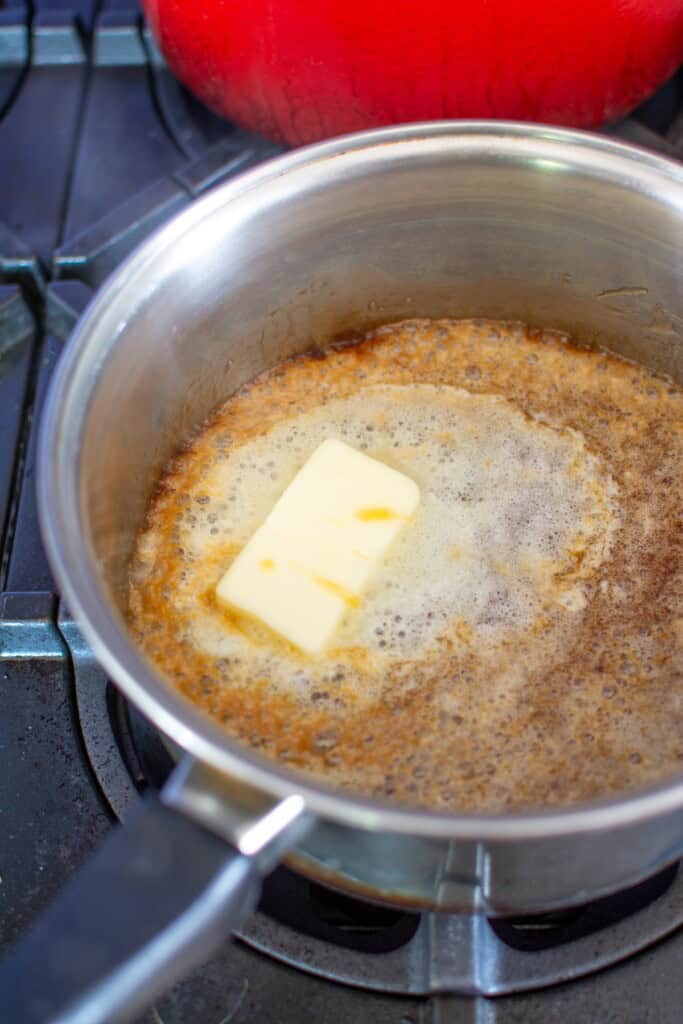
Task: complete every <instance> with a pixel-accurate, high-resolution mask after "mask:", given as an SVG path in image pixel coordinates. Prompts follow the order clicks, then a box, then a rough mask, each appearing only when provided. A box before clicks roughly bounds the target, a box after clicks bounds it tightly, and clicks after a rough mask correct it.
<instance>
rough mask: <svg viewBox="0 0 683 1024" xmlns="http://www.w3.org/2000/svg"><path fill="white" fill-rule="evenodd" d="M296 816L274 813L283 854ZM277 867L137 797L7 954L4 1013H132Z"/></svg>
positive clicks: (21, 1016)
mask: <svg viewBox="0 0 683 1024" xmlns="http://www.w3.org/2000/svg"><path fill="white" fill-rule="evenodd" d="M282 806H283V805H279V807H282ZM297 817H300V815H298V813H297V810H296V808H294V811H293V812H291V811H290V812H289V813H287V812H286V813H285V814H284V815H283V814H280V815H279V818H280V823H281V824H282V828H281V829H280V833H279V846H278V850H277V852H278V854H279V852H280V851H281V849H282V846H283V845H284V844H283V841H282V840H283V838H284V836H285V834H286V832H287V831H288V830H290V831H291V834H292V836H293V838H292V839H291V842H294V841H295V828H294V826H295V825H296V821H295V819H296V818H297ZM266 831H269V832H270V833H271V834H273V835H274V832H273V829H267V830H266ZM260 853H261V854H262V853H263V851H262V850H261V851H260ZM272 866H273V864H272V863H271V864H268V863H267V858H265V859H264V857H263V856H258V857H257V856H245V855H244V854H243V853H240V852H239V851H238V850H236V849H234V848H233V847H231V846H229V845H228V844H227V843H226V842H225V841H224V840H223V839H221V838H219V836H218V835H216V834H214V833H213V832H211V831H209V830H208V829H206V828H205V827H204V826H203V825H200V824H198V823H197V822H195V821H193V820H191V819H190V818H189V817H187V816H186V815H185V814H183V813H180V812H179V811H177V810H174V809H173V808H172V807H169V806H167V805H166V804H164V803H162V802H161V800H160V799H159V798H158V797H154V798H150V799H145V800H141V802H140V805H139V806H138V807H137V808H136V809H135V810H134V811H133V812H132V814H131V815H130V817H129V818H128V820H127V822H126V824H125V826H115V827H114V828H113V829H112V832H111V833H110V835H109V836H108V837H107V839H106V840H105V842H104V843H103V844H102V845H101V846H100V848H99V849H98V851H97V852H96V853H95V855H94V856H93V857H92V858H91V859H90V860H88V861H87V862H86V864H85V865H84V867H83V868H81V869H80V870H79V871H78V872H77V873H76V875H75V876H74V877H73V878H72V879H70V880H69V882H68V883H67V885H66V886H65V888H64V889H63V890H62V892H61V893H60V894H59V895H58V897H57V899H56V901H55V902H54V904H53V905H52V906H51V907H49V908H48V910H47V912H46V913H45V914H44V915H43V916H42V917H41V918H39V920H38V921H37V923H36V924H35V925H34V926H33V928H32V929H31V930H30V931H29V932H28V933H27V934H26V936H25V937H24V938H23V939H22V940H20V942H19V943H18V945H17V946H15V947H14V949H13V950H12V951H10V954H9V956H8V957H7V958H6V959H5V960H4V961H3V962H2V963H0V1019H2V1021H7V1024H10V1022H11V1024H48V1022H49V1024H113V1022H122V1021H127V1020H130V1019H131V1017H132V1016H133V1015H135V1014H136V1013H139V1012H140V1010H142V1009H144V1008H145V1007H146V1006H148V1005H149V1004H150V1002H151V1001H152V1000H153V999H154V998H155V997H156V996H157V995H159V993H160V992H162V991H163V990H164V989H166V988H168V987H169V986H170V985H171V984H173V982H175V981H177V980H179V979H180V978H181V977H183V976H184V975H185V974H187V973H188V972H189V971H190V970H191V969H192V968H193V967H196V966H197V965H199V964H200V963H202V962H203V961H204V960H206V959H207V958H208V957H209V955H210V954H211V953H212V952H213V950H214V949H216V948H217V947H218V946H219V945H220V943H221V942H222V941H224V940H225V939H226V938H227V936H228V935H229V933H230V931H231V930H232V929H233V928H236V927H237V926H238V925H239V924H240V923H242V922H243V921H244V919H245V918H246V917H247V916H248V915H249V913H250V912H251V911H252V910H253V908H254V906H255V904H256V901H257V899H258V895H259V892H260V887H261V879H262V877H263V874H264V871H267V870H268V868H269V867H272Z"/></svg>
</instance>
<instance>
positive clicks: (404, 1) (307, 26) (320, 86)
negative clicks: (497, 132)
mask: <svg viewBox="0 0 683 1024" xmlns="http://www.w3.org/2000/svg"><path fill="white" fill-rule="evenodd" d="M143 5H144V7H145V9H146V12H147V16H148V18H149V21H150V23H151V25H152V27H153V30H154V32H155V34H156V37H157V39H158V41H159V43H160V46H161V49H162V50H163V52H164V54H165V56H166V58H167V60H168V63H169V64H170V66H171V68H172V69H173V70H174V72H175V73H176V74H177V75H178V77H179V78H181V79H182V81H183V82H185V83H186V84H187V85H188V86H189V88H190V89H191V90H192V91H193V92H195V93H196V94H197V95H198V96H199V97H201V99H203V100H204V101H205V102H206V103H208V105H209V106H210V107H212V108H213V109H214V110H216V111H218V112H219V113H221V114H224V115H225V116H226V117H228V118H230V119H231V120H234V121H236V122H237V123H238V124H241V125H243V126H245V127H248V128H252V129H254V130H255V131H257V132H260V133H262V134H264V135H267V136H270V137H271V138H274V139H277V140H283V141H286V142H289V143H292V144H299V143H303V142H312V141H314V140H316V139H321V138H325V137H327V136H330V135H336V134H339V133H341V132H348V131H354V130H357V129H361V128H369V127H373V126H377V125H385V124H391V123H394V122H398V121H417V120H423V119H426V118H453V117H456V118H462V117H468V118H472V117H473V118H513V119H517V120H532V121H547V122H551V123H554V124H565V125H573V126H580V127H581V126H583V127H593V126H597V125H600V124H602V123H604V122H606V121H610V120H612V119H614V118H617V117H619V116H620V115H621V114H624V113H625V112H626V111H628V110H630V109H632V108H633V107H635V106H636V105H637V104H638V103H639V102H640V101H641V100H643V99H645V97H646V96H648V95H649V94H650V93H651V92H653V91H654V90H655V89H656V88H657V86H658V85H659V84H660V83H661V82H663V81H664V80H665V79H666V78H667V77H668V76H669V75H671V74H672V73H673V72H674V71H675V70H676V68H677V66H678V65H679V64H680V62H681V60H682V59H683V0H463V2H460V3H459V2H458V0H391V2H389V0H241V2H237V0H143Z"/></svg>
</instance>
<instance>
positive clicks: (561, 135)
mask: <svg viewBox="0 0 683 1024" xmlns="http://www.w3.org/2000/svg"><path fill="white" fill-rule="evenodd" d="M437 151H438V152H439V153H441V154H442V155H443V157H444V158H447V157H448V156H449V155H452V157H453V159H457V158H459V157H464V156H466V155H472V153H480V154H481V155H482V156H487V157H496V158H497V159H499V160H500V162H501V169H502V170H503V171H504V167H505V165H506V163H509V162H510V161H512V162H520V161H522V162H525V163H530V164H533V163H534V162H537V161H545V162H546V163H548V162H555V164H557V163H558V162H559V163H560V164H563V165H564V164H567V165H569V166H570V167H572V168H573V167H576V169H577V171H580V172H581V171H583V172H586V173H591V174H594V175H596V177H605V178H607V179H611V180H617V181H619V182H620V183H621V184H623V186H624V187H626V188H629V189H631V190H635V191H638V192H641V193H644V194H647V195H650V196H654V197H656V198H657V199H659V200H661V201H662V202H664V203H668V204H670V205H671V206H672V208H674V210H675V211H676V212H677V213H678V215H679V216H680V217H681V223H682V228H683V167H681V166H680V165H678V164H676V163H674V162H673V161H671V160H667V159H666V158H664V157H660V156H657V155H653V154H652V153H650V152H648V151H646V150H642V149H639V148H638V147H636V146H631V145H628V144H624V143H621V142H617V141H614V140H613V139H611V138H606V137H604V136H599V135H594V134H591V133H588V132H582V131H572V130H566V129H559V128H554V127H550V126H546V125H538V124H525V123H518V122H500V121H465V122H449V121H444V122H425V123H417V124H412V125H402V126H400V127H396V128H389V129H380V130H374V131H367V132H360V133H357V134H354V135H349V136H344V137H341V138H338V139H334V140H332V141H330V142H325V143H320V144H317V145H313V146H307V147H305V148H302V149H299V150H296V151H295V152H293V153H289V154H286V155H284V156H280V157H277V158H275V159H273V160H270V161H268V162H267V163H265V164H262V165H260V166H259V167H257V168H256V169H255V170H252V171H250V172H248V173H246V174H244V175H242V176H240V177H238V178H236V179H234V180H232V181H230V182H228V183H226V184H224V185H222V186H219V187H217V188H216V189H215V190H213V191H212V192H210V193H209V194H208V195H206V196H205V197H203V198H200V199H198V200H197V201H196V202H194V203H193V204H192V205H191V206H190V207H189V208H188V209H187V210H185V211H183V212H181V213H180V214H178V215H177V216H176V217H174V218H173V219H172V220H171V221H170V222H169V223H168V224H166V225H165V226H164V227H162V228H161V229H160V230H159V231H157V232H156V233H155V234H154V235H153V236H152V237H151V238H150V239H148V240H147V241H145V242H144V243H143V244H142V245H141V246H140V247H139V248H138V249H136V250H135V251H134V252H133V253H132V254H131V255H130V256H129V257H128V258H127V259H126V260H125V261H124V262H123V263H122V264H121V265H120V266H119V267H118V268H117V269H116V270H115V271H114V273H113V274H112V275H111V277H110V278H109V279H108V280H107V281H106V282H105V284H104V285H103V286H102V287H101V288H100V289H99V291H98V292H97V294H96V295H95V297H94V298H93V300H92V301H91V302H90V304H89V305H88V307H87V309H86V310H85V312H84V313H83V315H82V317H81V318H80V320H79V322H78V324H77V326H76V328H75V330H74V332H73V334H72V336H71V339H70V340H69V342H68V344H67V346H66V348H65V351H64V353H63V356H62V358H61V361H60V364H59V366H58V369H57V371H56V374H55V377H54V379H53V382H52V385H51V388H50V391H49V395H48V398H47V402H46V408H45V412H44V415H43V419H42V424H41V431H40V441H39V454H38V497H39V512H40V522H41V528H42V535H43V539H44V542H45V546H46V549H47V554H48V558H49V560H50V564H51V566H52V569H53V571H54V574H55V578H56V580H57V583H58V585H59V587H60V588H61V592H62V594H63V597H64V599H65V601H66V603H67V605H68V607H69V609H70V610H71V612H72V613H73V615H74V616H75V618H76V620H77V622H78V623H79V625H80V627H81V629H82V631H83V634H84V637H85V639H86V640H87V642H88V643H89V644H90V646H91V648H92V650H93V652H94V654H95V656H96V657H97V659H98V660H99V662H100V663H101V665H102V666H103V668H104V670H105V671H106V672H107V673H108V675H109V676H110V678H111V679H112V680H113V681H114V682H115V683H116V684H117V685H118V686H119V687H120V689H121V690H122V691H123V693H124V694H125V696H126V697H127V698H129V699H130V700H131V701H132V702H133V703H134V704H135V705H136V706H137V707H138V708H139V709H140V711H142V713H143V714H145V715H146V716H147V717H148V718H149V719H150V720H151V721H152V722H153V723H154V724H155V725H156V726H157V727H158V728H159V729H160V730H161V731H162V732H163V733H165V734H166V735H168V736H169V737H171V738H172V739H173V740H174V741H175V742H176V743H177V744H179V746H180V747H181V748H183V749H184V750H186V751H187V752H189V753H190V754H192V755H194V756H195V757H196V758H198V759H199V760H200V761H202V762H204V763H206V764H207V765H209V766H211V767H212V768H213V769H215V770H216V771H217V772H219V773H220V774H223V775H227V776H229V777H230V778H232V779H238V780H243V781H245V782H248V783H249V784H250V785H251V786H254V787H257V788H258V789H262V790H263V791H264V792H265V793H269V794H271V795H273V796H274V797H282V796H286V795H289V794H291V793H293V792H296V793H298V794H300V795H301V796H302V797H303V799H304V801H305V803H306V805H307V807H308V809H309V810H310V812H311V813H313V814H314V815H316V816H318V817H319V818H322V819H327V820H332V821H336V822H338V823H340V824H344V825H347V826H351V827H355V828H361V829H370V830H381V831H382V832H389V833H398V834H413V835H415V836H421V837H425V838H433V839H435V840H436V839H478V840H483V841H492V842H495V841H497V840H500V841H507V840H524V839H531V838H534V837H544V838H550V837H557V838H559V837H563V836H569V835H571V834H579V833H586V832H591V831H593V830H604V829H611V828H618V827H620V826H624V827H625V826H628V825H632V824H633V823H634V822H637V821H639V820H644V819H649V818H653V817H656V816H659V815H664V814H667V813H670V812H672V811H675V810H678V809H681V808H683V778H681V779H680V780H673V781H669V782H665V783H660V784H658V785H656V786H651V787H648V788H646V789H642V790H639V791H637V792H635V793H631V794H627V795H625V796H623V797H619V798H616V799H615V798H610V799H602V800H599V801H595V802H592V803H590V804H582V805H576V806H573V807H570V808H567V809H555V810H553V809H548V810H539V811H534V812H528V813H526V812H514V813H510V814H504V815H500V814H498V815H493V814H485V815H482V814H443V813H437V812H433V811H429V810H421V809H409V808H404V807H400V806H397V805H392V804H389V803H386V802H383V801H381V800H371V799H367V798H363V797H360V796H355V795H351V794H348V793H341V792H340V791H338V790H335V789H334V788H333V787H331V786H327V785H325V784H324V783H321V782H317V781H312V780H310V779H308V778H305V777H303V776H302V775H300V774H298V773H296V772H294V771H291V770H289V769H287V768H286V767H284V766H282V765H278V764H276V763H275V762H273V761H269V760H267V759H266V758H264V757H262V756H260V755H259V754H257V753H255V752H253V751H251V750H248V749H246V748H244V747H242V746H240V745H239V744H237V743H236V742H234V741H232V740H231V739H230V738H229V737H228V736H227V735H226V734H225V733H224V732H223V731H222V730H221V729H220V727H219V726H218V725H217V724H214V723H213V722H212V721H211V720H210V719H209V718H208V717H207V716H204V715H203V714H202V713H201V712H199V711H198V710H196V709H195V708H194V707H193V706H192V705H191V704H190V703H189V702H188V701H186V700H185V699H184V698H182V697H181V696H180V695H179V694H178V693H177V692H176V691H175V690H174V689H173V688H172V687H171V686H170V685H169V684H168V683H166V682H164V681H163V679H162V678H161V676H160V675H159V674H158V673H157V672H156V671H155V670H154V669H153V667H152V666H151V665H150V663H149V662H148V661H147V660H146V659H145V657H144V656H143V655H142V653H141V652H140V651H139V650H137V648H136V647H135V645H134V644H133V642H132V640H131V639H130V637H129V636H128V634H127V631H126V628H125V625H124V623H123V621H122V619H121V617H120V616H119V614H118V613H117V612H116V611H115V610H114V609H113V608H112V606H111V603H110V602H109V600H108V599H107V597H106V594H105V592H104V588H103V586H102V584H101V583H100V582H99V580H98V576H97V571H96V564H95V562H96V560H95V554H94V551H93V550H92V549H91V548H90V546H89V544H88V543H87V539H86V538H84V532H83V531H82V529H81V489H80V485H79V479H80V470H79V462H80V450H81V446H80V437H81V432H82V429H83V427H84V425H85V423H86V419H87V412H88V406H89V403H90V401H91V399H92V396H93V393H94V391H95V388H96V382H97V380H99V378H100V375H101V374H102V373H103V372H106V363H107V360H108V357H109V356H110V354H111V353H112V351H113V350H114V348H115V346H116V343H117V339H118V337H119V336H120V335H121V333H122V332H123V331H124V330H125V324H126V320H127V317H128V316H129V315H130V312H131V310H132V308H133V306H134V302H135V301H139V300H140V295H139V293H138V294H136V289H137V283H138V282H139V281H141V280H143V279H144V274H145V272H146V271H147V272H149V270H150V268H151V267H153V266H154V264H155V263H156V261H157V259H158V257H159V255H160V254H161V253H163V252H166V251H167V250H168V248H169V247H170V246H174V245H178V244H179V243H181V239H182V238H183V237H184V236H187V235H188V234H189V233H190V232H192V231H193V229H195V228H196V227H197V226H198V225H199V224H201V223H202V222H204V221H205V219H206V218H208V217H211V215H212V214H213V213H214V212H215V211H217V210H219V209H222V208H223V207H224V206H225V205H226V204H229V203H236V202H238V201H240V200H244V199H245V198H246V199H248V198H249V197H250V196H253V195H254V193H259V192H260V191H263V190H264V189H268V188H269V187H271V186H273V185H274V184H275V185H277V184H278V183H279V182H282V181H283V180H285V181H286V180H290V179H292V177H293V176H296V175H297V174H300V173H302V172H308V171H310V169H311V168H314V167H315V168H316V169H317V171H318V172H319V173H320V174H321V175H323V176H324V175H325V174H326V173H331V168H333V173H340V170H343V168H344V166H350V165H355V164H357V162H358V160H359V159H363V160H366V161H370V162H372V161H373V160H374V159H375V158H378V157H379V156H380V155H381V157H382V159H387V155H388V156H389V158H390V159H399V160H411V159H412V160H415V159H419V158H420V155H422V156H423V157H425V156H426V155H427V154H428V153H430V154H432V155H433V154H434V153H435V152H437ZM340 161H341V167H340ZM538 166H539V168H541V167H543V164H542V163H539V164H538ZM152 276H153V275H152Z"/></svg>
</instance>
